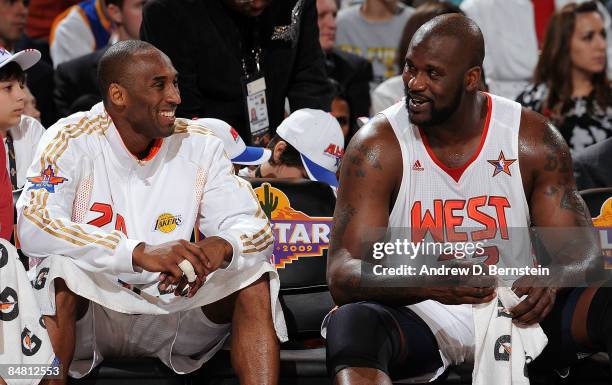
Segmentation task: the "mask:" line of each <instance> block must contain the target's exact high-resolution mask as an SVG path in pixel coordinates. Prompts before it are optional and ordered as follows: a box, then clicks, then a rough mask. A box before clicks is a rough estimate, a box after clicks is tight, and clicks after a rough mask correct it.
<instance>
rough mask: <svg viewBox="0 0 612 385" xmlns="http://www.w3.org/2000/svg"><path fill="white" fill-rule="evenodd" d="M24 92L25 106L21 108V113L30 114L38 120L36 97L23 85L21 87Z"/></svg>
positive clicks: (38, 112)
mask: <svg viewBox="0 0 612 385" xmlns="http://www.w3.org/2000/svg"><path fill="white" fill-rule="evenodd" d="M23 91H24V92H25V107H24V108H23V114H24V115H26V116H30V117H32V118H34V119H36V120H37V121H38V122H40V111H39V110H38V107H37V106H36V98H35V97H34V95H32V92H31V91H30V89H29V88H28V86H25V87H24V88H23Z"/></svg>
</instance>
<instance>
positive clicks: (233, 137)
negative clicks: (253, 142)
mask: <svg viewBox="0 0 612 385" xmlns="http://www.w3.org/2000/svg"><path fill="white" fill-rule="evenodd" d="M194 123H195V124H198V125H201V126H204V127H206V128H208V129H210V130H211V131H212V132H213V133H214V134H215V135H216V136H217V137H219V138H220V139H221V140H222V141H223V147H224V149H225V153H226V154H227V157H228V158H229V159H230V160H231V161H232V163H233V164H234V171H236V172H238V170H239V169H240V168H241V166H258V165H260V164H262V163H265V162H266V161H268V159H270V155H272V152H271V151H270V150H268V149H267V148H263V147H252V146H247V145H246V144H245V143H244V141H243V140H242V138H241V137H240V135H238V131H236V130H235V129H234V127H232V126H230V125H229V124H227V123H226V122H224V121H223V120H219V119H213V118H205V119H197V120H195V122H194Z"/></svg>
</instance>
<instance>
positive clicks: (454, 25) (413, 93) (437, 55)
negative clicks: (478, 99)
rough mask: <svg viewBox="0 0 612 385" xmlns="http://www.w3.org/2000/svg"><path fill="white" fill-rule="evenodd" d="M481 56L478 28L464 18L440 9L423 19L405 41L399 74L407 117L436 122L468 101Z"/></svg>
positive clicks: (477, 86)
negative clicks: (408, 115) (406, 42)
mask: <svg viewBox="0 0 612 385" xmlns="http://www.w3.org/2000/svg"><path fill="white" fill-rule="evenodd" d="M483 59H484V39H483V38H482V33H481V32H480V28H478V26H477V25H476V23H474V22H473V21H472V20H470V19H468V18H467V17H465V16H463V15H461V14H456V13H455V14H445V15H440V16H436V17H434V18H433V19H431V20H430V21H428V22H427V23H425V24H423V25H422V26H421V27H420V28H419V29H418V30H417V31H416V33H415V34H414V36H413V37H412V40H411V41H410V45H409V46H408V52H407V53H406V66H405V68H404V73H403V74H402V76H403V78H404V86H405V93H406V97H407V99H406V100H407V101H408V103H407V104H406V108H407V109H408V113H409V114H410V119H411V121H412V122H413V123H415V124H417V125H420V126H422V127H424V126H435V125H439V124H442V123H444V122H446V121H447V120H448V119H450V118H451V116H453V115H455V113H456V112H457V111H458V110H459V109H460V108H461V106H462V105H463V106H465V105H466V103H468V104H471V103H472V102H471V100H474V99H473V98H474V96H475V95H476V92H478V90H479V89H480V85H481V80H482V61H483ZM466 101H467V102H466Z"/></svg>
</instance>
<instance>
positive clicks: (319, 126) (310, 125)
mask: <svg viewBox="0 0 612 385" xmlns="http://www.w3.org/2000/svg"><path fill="white" fill-rule="evenodd" d="M268 148H269V149H270V150H271V151H272V157H270V159H269V160H268V161H267V162H266V163H264V164H262V165H261V166H259V167H258V168H256V169H255V170H253V171H251V172H250V173H249V174H248V175H244V176H249V177H256V178H297V179H300V178H304V179H311V180H316V181H320V182H323V183H327V184H328V185H330V186H332V187H334V188H335V187H338V179H337V178H336V171H338V166H339V165H340V161H341V159H342V156H343V155H344V139H343V137H342V130H341V129H340V126H339V125H338V122H337V121H336V120H335V119H334V118H333V117H332V116H331V115H330V114H328V113H326V112H324V111H320V110H312V109H308V108H305V109H301V110H298V111H295V112H294V113H292V114H291V115H289V116H288V117H287V118H286V119H285V120H283V122H282V123H281V124H280V126H278V129H277V131H276V135H275V136H274V137H273V138H272V140H271V141H270V143H269V144H268Z"/></svg>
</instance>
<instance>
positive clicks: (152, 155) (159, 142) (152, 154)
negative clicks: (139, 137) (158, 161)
mask: <svg viewBox="0 0 612 385" xmlns="http://www.w3.org/2000/svg"><path fill="white" fill-rule="evenodd" d="M163 142H164V140H163V139H162V138H157V139H155V142H153V147H151V150H150V151H149V154H148V155H147V156H145V157H144V159H141V160H142V161H143V162H146V161H147V160H151V159H153V158H155V155H157V153H158V152H159V149H160V148H161V146H162V143H163Z"/></svg>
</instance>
